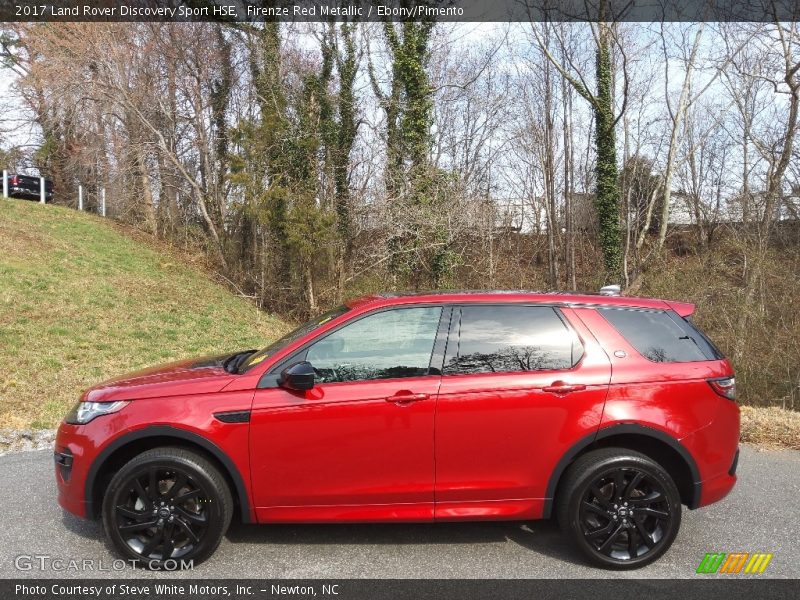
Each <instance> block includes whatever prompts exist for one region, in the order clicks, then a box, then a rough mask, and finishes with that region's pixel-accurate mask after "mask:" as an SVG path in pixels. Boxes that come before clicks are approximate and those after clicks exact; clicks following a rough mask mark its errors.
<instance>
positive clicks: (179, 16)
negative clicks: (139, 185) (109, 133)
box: [15, 2, 464, 20]
mask: <svg viewBox="0 0 800 600" xmlns="http://www.w3.org/2000/svg"><path fill="white" fill-rule="evenodd" d="M15 16H16V17H18V18H42V19H48V18H66V19H68V18H80V19H118V18H121V19H176V20H183V19H275V18H311V19H315V18H319V19H328V18H358V19H364V18H366V19H369V18H371V17H377V18H403V19H437V18H443V17H462V16H464V8H463V7H460V6H427V5H422V4H417V5H412V6H395V5H393V4H369V5H367V6H363V5H360V4H354V5H346V4H338V5H337V4H334V3H331V5H329V4H314V3H308V2H303V3H297V4H292V5H284V6H252V5H247V6H242V5H241V4H239V3H235V4H225V3H224V2H218V3H216V4H215V5H214V6H188V5H176V6H138V5H133V4H131V5H127V4H119V5H117V6H96V5H93V4H92V5H90V4H72V5H69V6H63V5H52V4H50V5H48V4H21V3H20V4H17V5H16V6H15Z"/></svg>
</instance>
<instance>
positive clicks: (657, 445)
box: [542, 423, 702, 519]
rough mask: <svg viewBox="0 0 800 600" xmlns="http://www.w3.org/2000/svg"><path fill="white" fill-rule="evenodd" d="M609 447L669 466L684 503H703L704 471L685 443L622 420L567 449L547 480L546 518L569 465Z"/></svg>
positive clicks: (696, 504) (695, 505)
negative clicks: (625, 450)
mask: <svg viewBox="0 0 800 600" xmlns="http://www.w3.org/2000/svg"><path fill="white" fill-rule="evenodd" d="M609 447H619V448H625V449H628V450H635V451H637V452H641V453H642V454H644V455H646V456H648V457H649V458H651V459H653V460H654V461H655V462H657V463H658V464H660V465H661V466H662V467H663V468H664V469H666V471H667V472H668V473H669V474H670V476H671V477H672V479H673V480H674V481H675V485H676V486H677V487H678V491H679V492H680V495H681V502H682V503H683V504H685V505H686V506H688V507H689V508H690V509H694V508H697V507H698V506H699V505H700V494H701V491H702V484H701V482H700V472H699V470H698V468H697V463H696V462H695V460H694V458H692V455H691V454H690V453H689V451H688V450H687V449H686V448H685V447H684V446H683V444H681V443H680V441H678V440H677V439H676V438H674V437H672V436H670V435H669V434H666V433H664V432H663V431H660V430H658V429H654V428H652V427H646V426H644V425H639V424H637V423H620V424H618V425H612V426H610V427H605V428H603V429H600V430H599V431H597V432H596V433H593V434H590V435H588V436H586V437H584V438H582V439H581V440H579V441H578V442H577V443H575V444H574V445H573V446H572V447H570V449H569V450H567V451H566V452H565V453H564V455H563V456H562V457H561V459H560V460H559V461H558V463H556V466H555V468H554V469H553V472H552V473H551V475H550V479H549V480H548V482H547V492H546V494H547V496H546V498H545V501H544V508H543V511H542V517H543V518H545V519H547V518H549V517H550V516H551V515H552V512H553V503H554V500H555V498H556V495H557V492H558V485H559V483H560V481H561V479H562V476H563V475H564V472H565V471H566V470H567V468H568V467H569V466H570V465H571V464H572V463H573V462H575V460H576V459H577V458H578V457H579V456H581V455H583V454H586V453H587V452H591V451H592V450H596V449H598V448H609Z"/></svg>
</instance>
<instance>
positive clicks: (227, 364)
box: [222, 350, 258, 373]
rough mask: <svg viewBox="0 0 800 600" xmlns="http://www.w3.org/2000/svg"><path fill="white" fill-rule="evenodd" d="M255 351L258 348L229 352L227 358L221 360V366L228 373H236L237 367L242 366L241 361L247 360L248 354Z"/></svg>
mask: <svg viewBox="0 0 800 600" xmlns="http://www.w3.org/2000/svg"><path fill="white" fill-rule="evenodd" d="M256 352H258V350H244V351H242V352H237V353H236V354H231V355H230V356H229V357H228V358H226V359H225V360H224V361H222V368H223V369H225V370H226V371H227V372H228V373H238V372H239V367H240V366H242V363H243V362H244V361H245V360H247V359H248V358H249V357H250V355H252V354H255V353H256Z"/></svg>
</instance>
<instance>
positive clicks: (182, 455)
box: [103, 447, 233, 570]
mask: <svg viewBox="0 0 800 600" xmlns="http://www.w3.org/2000/svg"><path fill="white" fill-rule="evenodd" d="M153 482H155V485H154V484H153ZM175 486H180V487H179V488H178V489H175ZM232 515H233V499H232V497H231V492H230V489H229V488H228V484H227V483H226V481H225V478H224V477H223V476H222V474H221V473H220V472H219V470H218V469H217V468H216V467H215V466H214V465H213V464H212V463H211V462H209V460H208V459H206V458H205V457H204V456H202V455H200V454H197V453H195V452H192V451H190V450H185V449H183V448H169V447H165V448H155V449H153V450H148V451H146V452H143V453H142V454H139V455H138V456H136V457H135V458H133V459H131V460H130V461H129V462H127V463H126V464H125V465H124V466H123V467H122V468H121V469H120V470H119V471H118V472H117V473H116V474H115V475H114V477H113V478H112V479H111V482H110V483H109V485H108V488H107V489H106V491H105V496H104V497H103V525H104V527H105V530H106V535H107V536H108V539H109V540H110V542H111V543H112V544H113V546H114V547H115V548H116V549H117V550H118V551H119V552H120V554H122V556H124V557H125V558H126V559H127V560H131V561H134V562H135V563H136V564H137V565H138V566H142V567H145V568H148V569H153V570H175V569H177V568H182V567H184V566H187V565H188V564H193V565H197V564H199V563H201V562H203V561H204V560H205V559H207V558H208V557H209V556H211V554H212V553H213V552H214V550H216V549H217V546H219V543H220V542H221V541H222V536H223V535H225V532H226V531H227V530H228V526H229V525H230V522H231V517H232Z"/></svg>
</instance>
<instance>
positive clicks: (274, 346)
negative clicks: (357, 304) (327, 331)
mask: <svg viewBox="0 0 800 600" xmlns="http://www.w3.org/2000/svg"><path fill="white" fill-rule="evenodd" d="M348 310H350V309H349V308H348V307H347V306H338V307H336V308H334V309H333V310H329V311H328V312H326V313H324V314H322V315H320V316H318V317H316V318H314V319H311V320H310V321H308V322H307V323H304V324H303V325H301V326H300V327H298V328H297V329H295V330H294V331H292V332H290V333H287V334H286V335H285V336H283V337H282V338H281V339H279V340H277V341H274V342H272V343H271V344H270V345H269V346H267V347H266V348H264V349H263V350H259V351H258V352H256V353H255V354H253V355H252V356H250V357H249V358H248V359H247V360H246V361H245V363H244V364H243V365H241V366H240V367H239V373H244V372H246V371H249V370H250V369H251V368H252V367H254V366H256V365H257V364H259V363H261V362H263V361H264V360H265V359H267V358H269V357H270V356H273V355H274V354H276V353H277V352H278V351H279V350H282V349H283V348H285V347H286V346H288V345H289V344H291V343H292V342H295V341H297V340H299V339H300V338H301V337H303V336H305V335H307V334H309V333H311V332H312V331H314V330H315V329H316V328H317V327H320V326H322V325H324V324H325V323H327V322H328V321H330V320H332V319H335V318H336V317H338V316H341V315H343V314H344V313H346V312H347V311H348Z"/></svg>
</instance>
